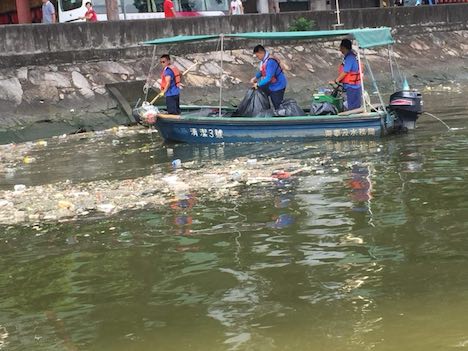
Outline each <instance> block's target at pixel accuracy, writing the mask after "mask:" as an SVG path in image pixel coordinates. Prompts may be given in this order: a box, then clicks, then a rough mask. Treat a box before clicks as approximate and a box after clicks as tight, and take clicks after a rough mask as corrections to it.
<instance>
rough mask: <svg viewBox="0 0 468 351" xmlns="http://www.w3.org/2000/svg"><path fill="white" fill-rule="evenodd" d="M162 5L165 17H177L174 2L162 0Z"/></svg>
mask: <svg viewBox="0 0 468 351" xmlns="http://www.w3.org/2000/svg"><path fill="white" fill-rule="evenodd" d="M163 7H164V17H165V18H173V17H177V14H176V11H175V9H174V3H173V2H172V1H171V0H164V3H163Z"/></svg>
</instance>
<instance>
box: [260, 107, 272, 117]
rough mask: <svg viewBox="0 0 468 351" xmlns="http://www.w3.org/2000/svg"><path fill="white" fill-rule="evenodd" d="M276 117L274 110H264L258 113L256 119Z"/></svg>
mask: <svg viewBox="0 0 468 351" xmlns="http://www.w3.org/2000/svg"><path fill="white" fill-rule="evenodd" d="M274 115H275V110H273V109H271V108H270V109H268V110H263V111H260V112H259V113H257V115H256V116H255V117H273V116H274Z"/></svg>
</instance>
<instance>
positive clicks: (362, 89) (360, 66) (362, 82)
mask: <svg viewBox="0 0 468 351" xmlns="http://www.w3.org/2000/svg"><path fill="white" fill-rule="evenodd" d="M357 57H358V65H359V78H360V79H361V98H362V106H363V107H364V113H367V106H366V99H365V98H364V93H365V91H366V90H365V89H364V77H363V75H362V65H361V62H362V61H361V50H360V48H359V46H358V49H357Z"/></svg>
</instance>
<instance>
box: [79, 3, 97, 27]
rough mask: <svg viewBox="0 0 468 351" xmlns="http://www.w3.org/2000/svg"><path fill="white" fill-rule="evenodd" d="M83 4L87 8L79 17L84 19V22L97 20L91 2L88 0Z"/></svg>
mask: <svg viewBox="0 0 468 351" xmlns="http://www.w3.org/2000/svg"><path fill="white" fill-rule="evenodd" d="M85 6H86V8H87V11H86V13H85V14H84V16H83V17H80V18H81V19H84V20H86V22H97V14H96V11H94V9H93V4H91V2H90V1H88V2H87V3H86V5H85Z"/></svg>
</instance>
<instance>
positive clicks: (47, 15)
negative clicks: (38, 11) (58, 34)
mask: <svg viewBox="0 0 468 351" xmlns="http://www.w3.org/2000/svg"><path fill="white" fill-rule="evenodd" d="M55 22H56V17H55V7H54V5H53V4H52V3H51V2H50V0H42V23H55Z"/></svg>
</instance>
